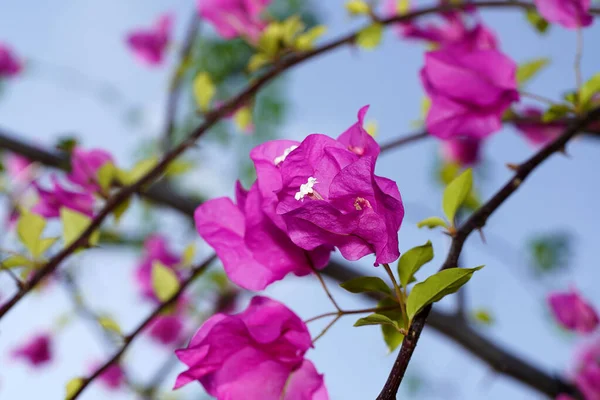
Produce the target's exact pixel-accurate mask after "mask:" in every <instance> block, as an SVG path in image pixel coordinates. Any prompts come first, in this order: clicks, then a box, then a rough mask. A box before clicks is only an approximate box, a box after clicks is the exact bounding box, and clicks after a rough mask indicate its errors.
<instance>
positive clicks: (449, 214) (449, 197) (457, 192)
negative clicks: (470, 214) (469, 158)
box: [442, 168, 473, 224]
mask: <svg viewBox="0 0 600 400" xmlns="http://www.w3.org/2000/svg"><path fill="white" fill-rule="evenodd" d="M472 187H473V172H472V171H471V169H470V168H469V169H467V170H466V171H465V172H463V173H462V174H460V175H459V176H458V177H456V178H455V179H454V180H453V181H452V182H450V183H449V184H448V186H446V189H445V190H444V198H443V200H442V208H443V209H444V214H446V218H448V221H450V223H451V224H452V223H453V221H454V217H455V216H456V212H457V211H458V209H459V208H460V206H462V205H463V203H464V202H465V200H466V199H467V197H468V196H469V193H471V188H472Z"/></svg>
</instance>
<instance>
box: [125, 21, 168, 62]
mask: <svg viewBox="0 0 600 400" xmlns="http://www.w3.org/2000/svg"><path fill="white" fill-rule="evenodd" d="M172 25H173V16H172V15H171V14H163V15H161V16H160V17H159V18H158V20H157V21H156V23H155V24H154V26H153V27H152V28H150V29H139V30H136V31H134V32H131V33H130V34H128V35H127V39H126V40H127V45H128V46H129V48H130V49H131V51H132V52H133V54H134V55H135V56H136V57H137V58H138V60H140V61H141V62H142V63H143V64H146V65H149V66H158V65H160V64H161V63H162V61H163V59H164V54H165V50H166V48H167V45H168V44H169V42H170V39H171V28H172Z"/></svg>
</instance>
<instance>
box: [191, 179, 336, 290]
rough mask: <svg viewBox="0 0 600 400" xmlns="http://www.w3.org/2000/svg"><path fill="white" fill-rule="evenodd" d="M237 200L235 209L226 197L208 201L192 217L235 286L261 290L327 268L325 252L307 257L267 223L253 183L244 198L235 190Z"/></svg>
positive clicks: (327, 254) (260, 197) (268, 219)
mask: <svg viewBox="0 0 600 400" xmlns="http://www.w3.org/2000/svg"><path fill="white" fill-rule="evenodd" d="M238 199H239V200H238V203H239V204H238V206H236V205H235V204H234V203H233V202H232V201H231V200H230V199H228V198H226V197H222V198H217V199H213V200H209V201H207V202H205V203H203V204H202V205H200V206H199V207H198V208H197V209H196V212H195V214H194V219H195V221H196V229H197V230H198V233H199V234H200V236H202V238H203V239H204V240H206V242H207V243H208V244H209V245H210V246H212V247H213V248H214V249H215V252H216V253H217V255H218V256H219V258H220V259H221V261H222V262H223V267H224V268H225V272H226V273H227V276H229V279H231V280H232V281H233V282H234V283H236V284H237V285H239V286H240V287H242V288H244V289H249V290H263V289H264V288H265V287H267V286H268V285H269V284H271V283H273V282H275V281H278V280H281V279H283V278H284V277H285V276H286V275H287V274H288V273H290V272H291V273H294V274H296V275H298V276H303V275H307V274H309V273H310V272H311V263H312V264H313V265H314V267H315V268H322V267H324V266H325V265H327V261H328V260H329V248H319V249H315V251H314V252H311V253H308V254H307V252H305V251H304V250H303V249H301V248H299V247H298V246H296V245H295V244H294V243H293V242H292V241H291V240H290V239H289V237H288V235H287V233H286V232H285V231H282V230H281V229H280V228H279V227H278V226H277V225H276V224H275V223H274V222H273V221H272V220H271V219H270V218H269V216H268V215H267V214H266V213H265V210H264V208H263V198H262V196H261V193H260V189H259V187H258V185H257V184H256V183H255V184H254V185H253V186H252V188H251V189H250V191H249V192H248V193H244V191H241V190H238ZM240 205H241V207H240Z"/></svg>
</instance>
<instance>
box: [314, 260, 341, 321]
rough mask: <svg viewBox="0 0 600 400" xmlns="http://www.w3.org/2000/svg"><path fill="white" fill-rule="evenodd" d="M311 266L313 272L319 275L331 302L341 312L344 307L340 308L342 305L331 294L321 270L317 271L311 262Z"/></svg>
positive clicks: (318, 277)
mask: <svg viewBox="0 0 600 400" xmlns="http://www.w3.org/2000/svg"><path fill="white" fill-rule="evenodd" d="M311 268H312V270H313V272H314V273H315V275H316V276H317V279H318V280H319V283H320V284H321V286H322V287H323V290H325V293H326V294H327V297H329V300H331V303H332V304H333V306H334V307H335V309H336V310H338V313H341V312H342V309H341V308H340V306H339V305H338V303H337V302H336V301H335V299H334V298H333V295H332V294H331V292H330V291H329V289H328V288H327V284H326V283H325V280H324V279H323V277H322V276H321V273H320V272H319V271H317V269H316V268H315V267H314V266H313V265H312V263H311Z"/></svg>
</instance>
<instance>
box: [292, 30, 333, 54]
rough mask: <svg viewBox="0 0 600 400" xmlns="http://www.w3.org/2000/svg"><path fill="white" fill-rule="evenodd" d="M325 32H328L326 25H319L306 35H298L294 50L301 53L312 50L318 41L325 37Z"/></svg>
mask: <svg viewBox="0 0 600 400" xmlns="http://www.w3.org/2000/svg"><path fill="white" fill-rule="evenodd" d="M325 32H327V27H326V26H325V25H317V26H315V27H314V28H312V29H309V30H308V31H306V32H305V33H303V34H301V35H298V37H297V38H296V42H295V43H294V48H295V49H296V50H299V51H308V50H312V49H313V47H314V45H315V42H316V41H317V39H319V38H320V37H321V36H323V35H324V34H325Z"/></svg>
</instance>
